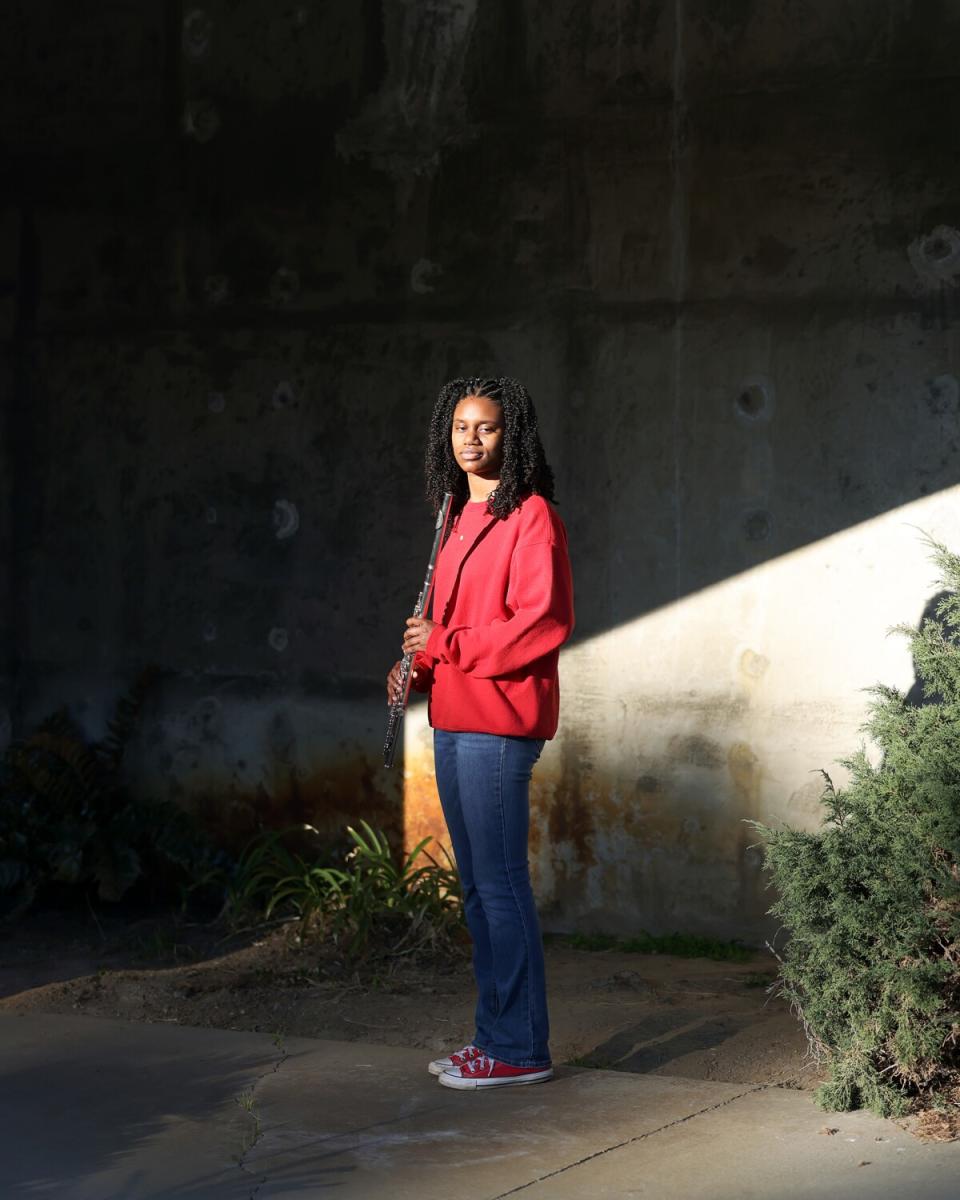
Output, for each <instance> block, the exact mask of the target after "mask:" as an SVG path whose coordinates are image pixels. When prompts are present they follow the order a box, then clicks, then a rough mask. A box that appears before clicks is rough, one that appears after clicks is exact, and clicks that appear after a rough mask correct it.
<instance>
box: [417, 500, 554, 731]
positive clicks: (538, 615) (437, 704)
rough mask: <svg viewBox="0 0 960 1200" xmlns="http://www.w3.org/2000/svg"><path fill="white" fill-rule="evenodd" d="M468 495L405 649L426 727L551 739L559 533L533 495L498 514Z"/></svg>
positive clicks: (550, 512)
mask: <svg viewBox="0 0 960 1200" xmlns="http://www.w3.org/2000/svg"><path fill="white" fill-rule="evenodd" d="M485 510H486V501H476V502H473V501H468V502H467V503H466V504H464V506H463V510H462V511H461V512H460V514H459V515H458V516H457V517H456V518H455V524H454V526H453V529H452V532H451V533H450V535H449V537H448V538H447V541H446V544H445V545H444V547H443V549H442V550H441V551H440V554H439V557H438V558H437V565H436V574H435V576H434V595H433V610H432V611H433V618H434V620H435V621H436V622H437V625H436V627H435V628H434V629H433V630H432V632H431V634H430V638H429V640H428V642H427V646H426V650H425V651H423V652H421V653H418V654H417V655H415V657H414V663H413V665H414V668H415V669H416V671H417V675H418V677H417V679H416V680H415V683H414V686H415V687H416V689H417V691H421V692H429V694H430V703H429V710H428V711H429V719H430V724H431V725H432V726H433V727H434V728H435V729H447V730H451V731H454V732H460V731H467V732H474V733H496V734H511V735H515V736H521V737H533V738H547V739H549V738H552V737H553V736H554V734H555V733H556V732H557V723H558V720H559V715H560V686H559V681H558V679H557V660H558V659H559V657H560V647H561V646H562V645H563V643H564V642H565V641H566V640H567V638H568V637H569V636H570V634H571V632H572V630H573V579H572V576H571V572H570V559H569V557H568V554H567V532H566V530H565V529H564V526H563V522H562V521H561V520H560V517H559V516H558V515H557V512H556V509H555V508H554V507H553V505H552V504H550V502H549V501H547V500H545V499H544V498H543V497H542V496H537V495H532V496H528V497H527V498H526V499H524V500H523V501H522V502H521V503H520V504H519V505H518V506H517V508H515V509H514V510H513V512H511V513H510V515H509V516H508V517H506V518H505V519H504V520H502V521H501V520H498V519H497V518H496V517H491V516H489V515H488V514H487V513H486V511H485Z"/></svg>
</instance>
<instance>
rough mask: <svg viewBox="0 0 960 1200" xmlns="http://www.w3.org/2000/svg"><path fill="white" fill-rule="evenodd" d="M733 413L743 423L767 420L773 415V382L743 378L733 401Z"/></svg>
mask: <svg viewBox="0 0 960 1200" xmlns="http://www.w3.org/2000/svg"><path fill="white" fill-rule="evenodd" d="M733 411H734V414H735V415H736V416H737V417H738V418H739V420H741V421H742V422H743V423H744V424H747V425H753V424H755V423H757V422H767V421H769V420H770V418H771V416H772V415H773V384H772V383H771V382H770V381H769V380H768V379H763V378H760V377H754V378H752V379H745V380H744V381H743V383H742V384H741V385H740V390H739V391H738V392H737V393H736V395H735V397H734V401H733Z"/></svg>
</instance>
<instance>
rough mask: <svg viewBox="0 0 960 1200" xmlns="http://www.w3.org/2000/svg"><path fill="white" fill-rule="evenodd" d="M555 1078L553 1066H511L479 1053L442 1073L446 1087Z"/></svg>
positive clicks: (492, 1084) (441, 1078)
mask: <svg viewBox="0 0 960 1200" xmlns="http://www.w3.org/2000/svg"><path fill="white" fill-rule="evenodd" d="M552 1078H553V1067H549V1066H548V1067H511V1066H508V1065H507V1064H506V1063H502V1062H497V1060H496V1059H495V1058H488V1057H487V1056H486V1054H481V1053H477V1054H476V1055H475V1056H474V1057H473V1058H471V1059H469V1060H468V1061H467V1062H464V1063H459V1064H456V1065H454V1066H452V1067H447V1069H446V1070H445V1071H444V1072H443V1073H442V1074H441V1075H440V1082H441V1083H442V1084H443V1086H444V1087H452V1088H481V1087H501V1086H502V1085H503V1084H507V1083H542V1082H543V1081H544V1080H545V1079H552Z"/></svg>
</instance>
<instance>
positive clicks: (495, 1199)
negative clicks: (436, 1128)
mask: <svg viewBox="0 0 960 1200" xmlns="http://www.w3.org/2000/svg"><path fill="white" fill-rule="evenodd" d="M775 1086H776V1085H775V1084H770V1083H761V1084H760V1085H759V1086H758V1087H754V1088H748V1089H747V1090H746V1091H745V1092H738V1093H737V1095H736V1096H728V1097H727V1099H726V1100H719V1101H718V1102H717V1103H716V1104H710V1105H708V1106H707V1107H706V1108H699V1109H697V1111H696V1112H692V1113H687V1115H686V1116H685V1117H677V1119H676V1120H675V1121H668V1122H667V1123H666V1125H658V1126H657V1128H656V1129H648V1130H647V1132H646V1133H638V1134H637V1135H636V1136H635V1137H631V1138H625V1139H624V1140H623V1141H622V1142H615V1143H614V1144H613V1145H612V1146H604V1148H603V1149H602V1150H594V1152H593V1153H592V1154H585V1155H584V1156H583V1158H578V1159H577V1160H576V1161H575V1162H572V1163H567V1165H566V1166H565V1167H558V1168H557V1169H556V1170H555V1171H548V1172H547V1173H546V1175H538V1176H537V1178H536V1179H530V1180H528V1181H527V1182H526V1183H521V1184H518V1186H517V1187H515V1188H510V1190H509V1191H507V1192H500V1193H498V1194H497V1195H496V1196H492V1197H491V1200H504V1197H505V1196H513V1195H515V1194H516V1193H517V1192H522V1191H524V1189H525V1188H528V1187H533V1185H534V1184H535V1183H543V1181H544V1180H545V1179H553V1178H554V1176H556V1175H562V1174H563V1173H564V1172H565V1171H570V1170H572V1169H573V1168H574V1167H581V1166H583V1164H584V1163H588V1162H590V1161H592V1160H593V1159H594V1158H600V1157H602V1155H604V1154H609V1153H610V1151H611V1150H620V1149H622V1148H623V1147H624V1146H630V1145H632V1144H633V1143H634V1142H642V1141H643V1140H644V1138H648V1137H653V1135H654V1134H655V1133H662V1132H663V1131H664V1130H665V1129H672V1128H673V1126H674V1125H682V1124H683V1123H684V1121H692V1120H693V1118H694V1117H702V1116H703V1114H704V1113H708V1112H714V1111H715V1110H716V1109H718V1108H724V1107H725V1106H726V1105H727V1104H733V1103H734V1101H736V1100H742V1099H743V1097H744V1096H751V1095H753V1093H754V1092H765V1091H767V1090H768V1089H769V1088H771V1087H775Z"/></svg>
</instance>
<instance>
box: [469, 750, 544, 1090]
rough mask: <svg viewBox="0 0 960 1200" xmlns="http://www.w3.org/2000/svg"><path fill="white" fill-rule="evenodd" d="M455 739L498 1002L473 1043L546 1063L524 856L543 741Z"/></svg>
mask: <svg viewBox="0 0 960 1200" xmlns="http://www.w3.org/2000/svg"><path fill="white" fill-rule="evenodd" d="M457 737H458V739H459V741H458V746H457V776H458V784H459V799H460V811H461V813H462V816H463V821H464V824H465V826H466V830H467V835H468V837H469V841H470V848H471V851H472V855H473V860H472V867H473V882H474V884H475V886H476V889H477V892H478V894H479V897H480V902H481V904H482V906H483V913H484V917H485V919H486V925H487V928H488V930H489V938H490V947H491V950H492V956H493V974H494V978H495V982H496V995H497V1001H498V1010H497V1014H496V1019H495V1021H494V1024H493V1028H492V1032H491V1035H490V1037H489V1038H488V1039H486V1040H478V1041H477V1045H478V1046H480V1048H481V1049H482V1050H485V1051H486V1052H487V1053H489V1054H490V1055H491V1056H492V1057H493V1058H496V1059H499V1060H500V1061H501V1062H505V1063H509V1064H510V1065H512V1066H518V1067H539V1066H545V1065H546V1064H547V1063H549V1061H550V1051H549V1033H550V1031H549V1020H548V1014H547V1001H546V978H545V968H544V961H543V943H542V940H541V935H540V922H539V919H538V916H537V910H536V906H535V904H534V899H533V890H532V888H531V886H530V871H529V865H528V859H527V855H528V834H529V826H530V801H529V785H530V778H531V774H532V771H533V766H534V764H535V762H536V761H537V759H538V758H539V757H540V752H541V750H542V749H543V744H544V743H543V741H542V740H541V739H535V738H525V737H507V736H501V735H495V734H486V733H462V734H458V735H457ZM478 984H479V981H478Z"/></svg>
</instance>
